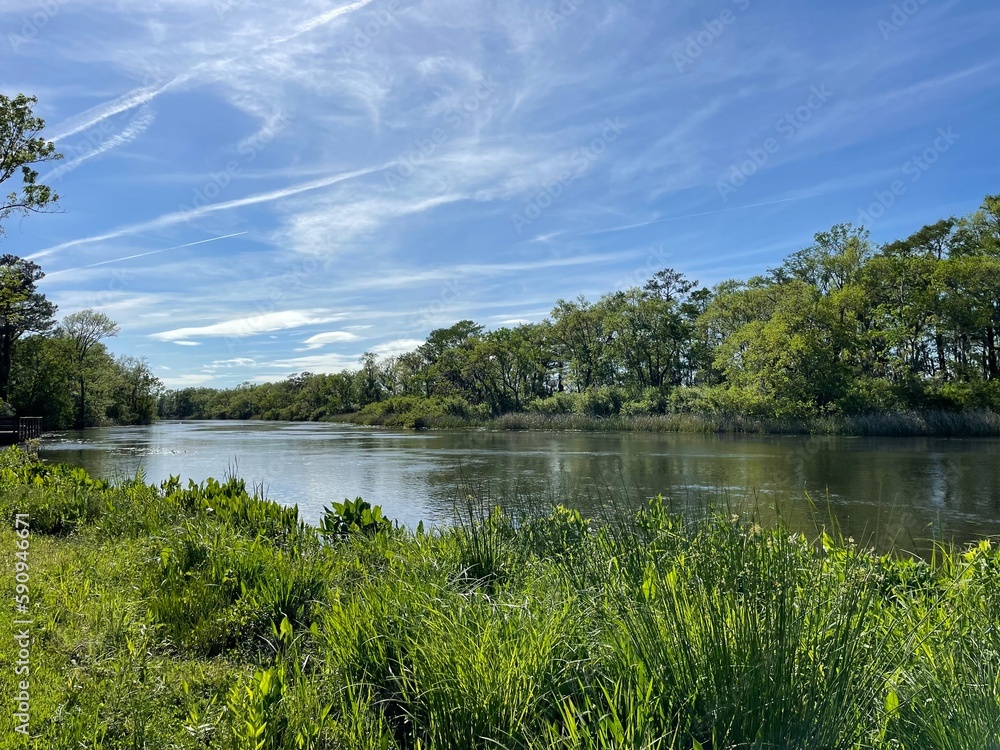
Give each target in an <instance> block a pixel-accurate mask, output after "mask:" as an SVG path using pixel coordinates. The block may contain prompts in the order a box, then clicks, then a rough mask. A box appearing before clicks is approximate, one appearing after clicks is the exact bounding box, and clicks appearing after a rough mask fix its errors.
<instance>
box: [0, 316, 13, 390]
mask: <svg viewBox="0 0 1000 750" xmlns="http://www.w3.org/2000/svg"><path fill="white" fill-rule="evenodd" d="M13 348H14V341H13V339H11V337H10V335H9V334H7V333H4V335H3V338H2V339H0V399H3V400H4V401H6V400H7V396H8V394H9V392H10V360H11V349H13Z"/></svg>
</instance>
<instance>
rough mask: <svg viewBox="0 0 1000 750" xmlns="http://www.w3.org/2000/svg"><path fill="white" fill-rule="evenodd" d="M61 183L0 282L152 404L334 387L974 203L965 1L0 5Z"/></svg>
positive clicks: (984, 189) (48, 170) (992, 49)
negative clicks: (154, 385)
mask: <svg viewBox="0 0 1000 750" xmlns="http://www.w3.org/2000/svg"><path fill="white" fill-rule="evenodd" d="M0 29H3V37H4V38H2V39H0V92H3V93H5V94H7V95H13V94H16V93H18V92H24V93H28V94H34V95H36V96H37V97H38V99H39V103H38V105H37V108H36V113H37V114H39V115H41V116H42V117H44V118H45V119H46V122H47V128H46V134H47V135H48V137H50V138H52V139H54V140H55V141H56V143H57V146H58V148H59V150H61V151H62V152H63V153H64V154H65V157H66V158H65V159H64V160H63V161H62V162H57V163H56V164H53V165H46V166H45V167H43V169H42V170H41V171H42V174H43V175H44V176H46V177H47V179H48V181H49V184H52V185H53V186H54V187H55V188H56V189H57V190H58V192H59V193H60V194H61V196H62V199H61V201H60V206H61V212H60V213H58V214H53V215H48V216H33V217H29V218H27V219H25V220H24V221H12V222H8V226H7V227H6V229H7V236H6V237H5V238H4V239H3V240H0V250H2V251H3V252H9V253H14V254H16V255H21V256H23V257H30V258H32V259H33V260H35V261H36V262H37V263H39V264H40V265H41V266H42V267H43V269H44V270H45V271H46V272H47V273H48V276H47V278H46V279H45V280H44V281H43V282H42V285H41V288H42V290H43V291H44V292H45V294H46V295H47V296H48V297H49V298H50V299H51V300H52V301H54V302H55V303H56V304H58V306H59V310H60V315H64V314H67V313H71V312H74V311H76V310H79V309H83V308H87V307H94V308H97V309H100V310H102V311H104V312H106V313H107V314H108V315H110V316H111V317H112V318H114V319H115V320H117V321H118V322H119V323H120V325H121V334H120V336H119V339H118V340H116V341H113V342H111V346H112V349H113V350H114V351H116V352H119V353H128V354H133V355H136V356H141V357H146V358H147V359H148V361H149V363H150V365H151V366H152V368H153V370H154V371H155V373H156V374H157V375H158V376H159V377H160V378H161V379H162V380H163V381H164V382H165V384H166V385H167V386H169V387H174V388H177V387H184V386H188V385H215V386H227V385H233V384H236V383H239V382H242V381H246V380H251V381H263V380H274V379H281V378H284V377H286V376H288V375H289V374H291V373H295V372H304V371H310V372H332V371H336V370H340V369H342V368H344V367H352V366H354V365H355V364H356V362H357V360H358V358H359V356H360V355H361V354H362V353H363V352H365V351H366V350H367V351H374V352H376V353H379V354H392V353H396V352H400V351H405V350H409V349H411V348H413V347H414V346H415V345H416V344H417V343H419V342H420V341H421V340H423V339H424V338H425V337H426V335H427V333H428V332H429V331H430V330H432V329H433V328H437V327H441V326H447V325H450V324H452V323H454V322H455V321H458V320H460V319H463V318H472V319H474V320H476V321H478V322H480V323H483V324H485V325H486V326H487V327H495V326H499V325H505V324H511V323H513V322H516V321H534V320H540V319H542V318H544V317H545V316H546V315H547V314H548V312H549V311H550V310H551V309H552V306H553V303H554V302H555V300H556V299H558V298H560V297H567V298H569V297H576V296H577V295H579V294H586V295H587V296H589V297H591V298H596V297H598V296H599V295H600V294H602V293H605V292H608V291H612V290H613V289H616V288H622V287H626V286H631V285H636V284H641V283H643V281H644V280H645V279H646V278H648V277H649V276H651V275H652V274H653V273H655V272H656V271H657V270H659V269H660V268H663V267H666V266H670V267H674V268H676V269H678V270H680V271H682V272H684V273H685V274H687V275H688V276H689V277H692V278H695V279H698V280H700V281H701V282H702V284H713V283H716V282H718V281H721V280H723V279H726V278H732V277H740V278H745V277H748V276H750V275H753V274H755V273H758V272H762V271H763V270H765V269H766V268H768V267H770V266H773V265H775V264H776V263H777V262H778V261H779V260H780V259H781V258H783V257H784V256H785V255H787V254H788V253H790V252H793V251H795V250H798V249H800V248H802V247H804V246H806V245H808V244H809V243H810V240H811V238H812V235H813V234H814V233H815V232H817V231H821V230H824V229H828V228H829V227H830V226H831V225H833V224H835V223H839V222H847V221H850V222H854V223H861V222H864V223H868V224H869V226H870V228H871V230H872V236H873V238H874V239H875V240H876V241H885V240H890V239H893V238H897V237H900V236H905V235H907V234H909V233H910V232H912V231H914V230H916V229H918V228H919V227H920V226H921V225H922V224H924V223H928V222H931V221H935V220H937V219H938V218H942V217H944V216H947V215H950V214H964V213H967V212H969V211H971V210H973V209H974V208H976V207H977V206H978V204H979V202H980V201H981V199H982V197H983V196H984V195H985V194H987V193H997V192H1000V170H998V168H997V165H998V164H1000V139H998V138H997V137H996V135H997V124H998V119H1000V87H998V86H997V85H996V83H997V81H998V80H1000V6H998V5H997V4H996V2H995V0H951V1H950V2H948V1H946V0H907V1H906V2H902V3H881V2H860V1H856V0H846V1H845V2H838V3H801V2H791V1H790V0H774V1H772V2H768V3H765V2H763V0H713V1H712V2H704V1H702V2H693V1H688V2H673V3H657V2H649V1H643V0H633V1H630V2H607V1H606V0H562V1H561V2H558V1H556V2H549V1H548V0H532V1H531V2H521V0H504V1H503V2H499V1H492V2H491V1H486V0H423V1H420V0H370V1H368V0H358V1H357V2H346V3H344V2H341V3H325V2H310V1H306V2H303V1H302V0H289V1H288V2H285V3H272V2H254V1H253V0H152V1H150V0H145V1H144V2H137V1H135V0H114V2H111V1H110V0H87V1H86V2H69V0H65V1H63V2H60V0H2V2H0Z"/></svg>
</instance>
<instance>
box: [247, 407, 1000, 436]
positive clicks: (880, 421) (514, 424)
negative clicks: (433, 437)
mask: <svg viewBox="0 0 1000 750" xmlns="http://www.w3.org/2000/svg"><path fill="white" fill-rule="evenodd" d="M262 421H270V420H262ZM292 421H298V420H292ZM319 421H323V422H332V423H340V424H354V425H360V426H367V427H395V428H404V429H415V430H421V429H434V430H463V429H487V430H498V431H540V432H648V433H656V432H673V433H689V434H698V433H701V434H719V435H803V436H805V435H830V436H838V437H956V438H961V437H964V438H977V437H984V438H995V437H1000V414H997V413H996V412H993V411H987V410H982V411H970V412H946V411H908V412H895V413H887V414H866V415H857V416H836V417H813V418H809V419H773V418H772V419H768V418H756V417H747V416H743V415H721V414H700V413H684V414H662V415H638V416H610V417H594V416H589V415H583V414H554V415H552V414H537V413H531V412H522V413H516V414H505V415H502V416H499V417H495V418H492V419H486V420H479V419H469V418H465V417H458V416H450V415H444V416H441V415H428V416H423V415H417V416H414V415H412V414H402V415H400V414H387V415H373V414H365V413H364V412H355V413H353V414H343V415H337V416H330V417H325V418H323V419H322V420H319Z"/></svg>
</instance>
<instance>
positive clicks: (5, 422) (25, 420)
mask: <svg viewBox="0 0 1000 750" xmlns="http://www.w3.org/2000/svg"><path fill="white" fill-rule="evenodd" d="M41 436H42V418H41V417H0V445H15V444H17V443H23V442H25V441H28V440H37V439H38V438H40V437H41Z"/></svg>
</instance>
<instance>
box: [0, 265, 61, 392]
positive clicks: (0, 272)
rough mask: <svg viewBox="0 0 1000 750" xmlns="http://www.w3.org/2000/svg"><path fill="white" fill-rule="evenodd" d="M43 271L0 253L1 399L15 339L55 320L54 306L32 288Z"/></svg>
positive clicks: (45, 328)
mask: <svg viewBox="0 0 1000 750" xmlns="http://www.w3.org/2000/svg"><path fill="white" fill-rule="evenodd" d="M44 275H45V274H44V273H42V269H41V268H39V266H38V265H37V264H36V263H32V262H31V261H30V260H23V259H21V258H18V257H16V256H13V255H3V256H0V399H3V400H5V401H6V400H7V398H8V395H9V392H10V367H11V355H12V352H13V349H14V342H15V341H17V340H18V339H19V338H21V336H23V335H24V334H25V333H46V332H48V331H49V330H51V328H52V326H53V325H54V324H55V318H54V315H55V312H56V306H55V305H53V304H52V303H51V302H49V301H48V300H47V299H45V297H44V296H43V295H42V294H41V293H39V292H38V291H36V289H35V284H36V283H37V282H38V281H39V280H40V279H41V278H42V277H43V276H44Z"/></svg>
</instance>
